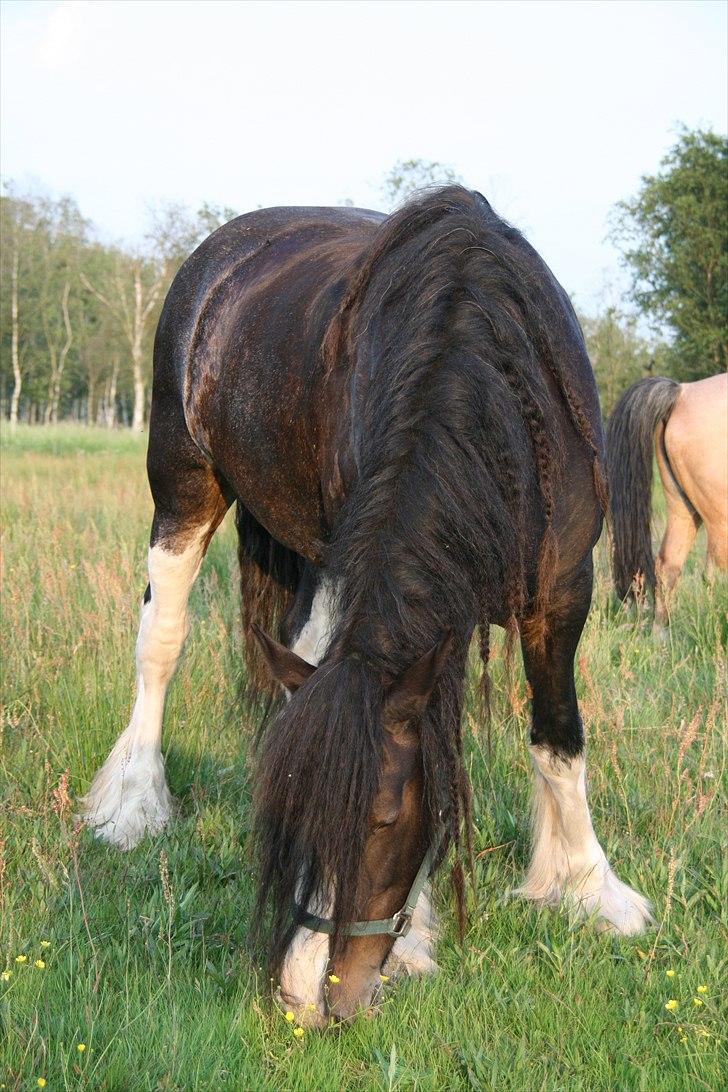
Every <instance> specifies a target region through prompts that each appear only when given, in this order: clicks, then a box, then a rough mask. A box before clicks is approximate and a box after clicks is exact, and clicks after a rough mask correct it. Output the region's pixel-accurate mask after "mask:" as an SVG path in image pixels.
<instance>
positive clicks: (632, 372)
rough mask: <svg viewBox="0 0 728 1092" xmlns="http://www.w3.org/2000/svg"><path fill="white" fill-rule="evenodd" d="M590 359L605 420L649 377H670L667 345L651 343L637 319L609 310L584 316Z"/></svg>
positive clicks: (580, 318) (583, 326)
mask: <svg viewBox="0 0 728 1092" xmlns="http://www.w3.org/2000/svg"><path fill="white" fill-rule="evenodd" d="M579 321H580V322H581V326H582V329H583V331H584V337H585V339H586V345H587V349H588V351H589V359H590V360H591V362H592V367H593V368H594V375H595V378H596V381H597V386H598V388H599V399H600V401H601V406H602V412H603V414H604V416H605V417H608V416H609V414H610V413H611V412H612V410H613V409H614V406H615V403H616V402H617V399H618V398H619V396H620V394H622V392H623V391H624V390H626V388H627V387H629V386H630V385H631V384H632V383H635V382H636V381H637V380H638V379H643V378H644V377H645V376H646V375H651V374H653V373H654V374H655V375H657V374H661V375H664V374H665V372H668V373H669V370H670V368H669V361H668V360H667V359H666V356H667V353H666V350H667V346H666V344H665V343H664V342H660V341H656V342H653V341H648V340H647V339H646V338H644V337H642V336H641V335H640V334H639V332H638V330H637V318H636V316H635V315H630V314H625V313H624V312H622V311H620V310H619V309H618V308H616V307H607V308H606V310H605V311H603V312H602V313H601V314H597V315H583V314H582V315H580V316H579Z"/></svg>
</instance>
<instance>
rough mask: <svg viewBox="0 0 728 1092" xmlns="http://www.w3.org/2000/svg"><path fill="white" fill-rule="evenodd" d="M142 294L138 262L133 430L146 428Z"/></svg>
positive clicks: (132, 362)
mask: <svg viewBox="0 0 728 1092" xmlns="http://www.w3.org/2000/svg"><path fill="white" fill-rule="evenodd" d="M142 305H143V294H142V271H141V268H140V266H139V264H138V263H137V264H136V266H135V267H134V314H133V317H132V337H131V367H132V379H133V381H134V412H133V414H132V419H131V428H132V432H141V431H142V429H143V428H144V373H143V371H142V365H143V363H144V360H143V342H142V338H143V337H144V319H143V317H142V316H143V314H144V308H143V306H142Z"/></svg>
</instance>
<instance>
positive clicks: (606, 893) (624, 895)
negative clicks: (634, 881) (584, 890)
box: [574, 870, 655, 937]
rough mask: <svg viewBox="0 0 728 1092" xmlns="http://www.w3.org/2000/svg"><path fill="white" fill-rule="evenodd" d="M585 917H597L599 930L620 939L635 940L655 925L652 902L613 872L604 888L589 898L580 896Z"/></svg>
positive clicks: (591, 894)
mask: <svg viewBox="0 0 728 1092" xmlns="http://www.w3.org/2000/svg"><path fill="white" fill-rule="evenodd" d="M574 898H575V899H576V900H577V903H578V910H579V914H580V916H581V917H591V916H592V915H595V916H596V918H597V922H598V928H600V929H601V930H603V931H604V932H610V933H618V934H619V935H620V936H624V937H629V936H634V935H635V933H641V932H643V930H644V929H647V928H648V927H649V926H651V925H654V924H655V919H654V918H653V916H652V907H651V905H650V903H649V901H648V900H647V899H646V898H645V897H644V895H640V893H639V892H638V891H634V890H633V889H632V888H631V887H628V886H627V884H626V883H622V881H621V880H618V879H617V877H616V876H615V875H614V873H613V872H612V871H611V870H610V871H609V872H608V873H607V875H606V876H605V877H604V880H603V882H602V884H601V885H600V887H599V888H598V889H597V890H596V891H593V892H589V893H588V894H576V895H575V896H574Z"/></svg>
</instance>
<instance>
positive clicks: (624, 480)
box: [607, 376, 680, 599]
mask: <svg viewBox="0 0 728 1092" xmlns="http://www.w3.org/2000/svg"><path fill="white" fill-rule="evenodd" d="M679 392H680V384H679V383H676V382H675V381H674V380H673V379H664V378H662V377H661V376H658V377H656V378H654V379H641V380H640V381H639V382H638V383H634V384H633V385H632V386H631V387H629V389H628V390H626V391H625V392H624V394H623V395H622V397H621V398H620V399H619V401H618V402H617V405H616V406H615V408H614V410H613V412H612V415H611V417H610V418H609V421H608V423H607V465H608V469H609V483H610V505H609V506H610V515H611V526H612V577H613V579H614V586H615V589H616V592H617V595H618V596H619V598H620V599H626V598H628V597H631V598H633V597H634V594H635V586H636V585H635V578H636V577H637V578H638V579H644V584H645V588H648V589H649V590H650V592H651V593H652V594H653V595H654V592H655V562H654V559H653V556H652V536H651V530H650V518H651V508H652V505H651V500H652V453H653V445H654V435H655V429H656V427H657V425H658V424H660V423H662V424H666V423H667V420H668V418H669V416H670V414H671V413H672V410H673V407H674V405H675V402H676V401H677V396H678V394H679Z"/></svg>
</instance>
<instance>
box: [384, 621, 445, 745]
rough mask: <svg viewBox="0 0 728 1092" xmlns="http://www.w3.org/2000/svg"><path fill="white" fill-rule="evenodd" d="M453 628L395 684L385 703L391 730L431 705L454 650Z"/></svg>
mask: <svg viewBox="0 0 728 1092" xmlns="http://www.w3.org/2000/svg"><path fill="white" fill-rule="evenodd" d="M451 647H452V630H451V629H449V630H447V631H446V633H445V635H444V637H442V639H441V640H440V641H438V643H437V644H436V645H433V647H432V648H431V649H430V651H429V652H426V653H425V654H424V656H420V658H419V660H415V662H414V663H413V664H412V665H411V666H410V667H408V668H407V670H406V671H403V672H402V674H401V675H400V677H399V678H398V679H397V680H396V681H395V682H393V683H392V685H391V686H390V688H389V690H388V691H387V696H386V699H385V704H384V714H385V723H386V724H387V727H388V728H389V730H390V731H395V732H396V729H397V727H398V726H400V725H402V724H406V723H408V722H409V721H411V720H413V719H414V718H415V717H417V716H419V714H420V713H422V712H423V711H424V709H425V707H426V706H427V703H428V701H429V700H430V696H431V694H432V691H433V690H434V689H435V684H436V682H437V680H438V679H439V678H440V675H441V674H442V669H443V668H444V666H445V663H446V661H447V658H448V655H449V654H450V649H451Z"/></svg>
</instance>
